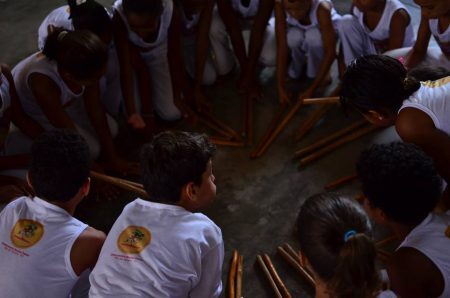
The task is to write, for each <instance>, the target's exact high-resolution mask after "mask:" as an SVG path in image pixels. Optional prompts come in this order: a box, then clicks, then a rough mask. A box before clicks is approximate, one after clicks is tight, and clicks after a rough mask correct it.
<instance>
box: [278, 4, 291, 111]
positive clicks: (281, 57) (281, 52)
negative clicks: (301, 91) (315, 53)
mask: <svg viewBox="0 0 450 298" xmlns="http://www.w3.org/2000/svg"><path fill="white" fill-rule="evenodd" d="M286 34H287V31H286V13H285V11H284V7H283V3H282V2H281V1H275V35H276V39H277V67H276V71H277V87H278V100H279V101H280V103H281V104H283V103H288V102H289V101H290V99H289V95H288V94H287V92H286V87H285V81H286V73H287V70H286V65H287V55H288V47H287V38H286Z"/></svg>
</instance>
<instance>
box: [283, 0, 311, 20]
mask: <svg viewBox="0 0 450 298" xmlns="http://www.w3.org/2000/svg"><path fill="white" fill-rule="evenodd" d="M311 4H312V0H283V5H284V8H285V10H286V12H287V13H288V14H289V15H290V16H291V17H293V18H294V19H296V20H302V19H304V18H305V17H306V16H308V14H309V11H310V10H311Z"/></svg>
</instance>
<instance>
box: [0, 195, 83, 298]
mask: <svg viewBox="0 0 450 298" xmlns="http://www.w3.org/2000/svg"><path fill="white" fill-rule="evenodd" d="M86 228H87V225H86V224H84V223H82V222H81V221H79V220H77V219H75V218H73V217H72V216H71V215H70V214H69V213H67V212H66V211H65V210H63V209H61V208H60V207H58V206H56V205H53V204H50V203H48V202H46V201H44V200H41V199H39V198H37V197H35V198H32V199H31V198H28V197H21V198H18V199H16V200H14V201H12V202H11V203H9V204H8V205H7V206H6V207H5V209H3V211H2V212H1V213H0V264H1V269H2V272H3V274H2V277H1V278H0V296H1V297H68V296H69V294H70V291H71V289H72V288H73V286H74V285H75V283H76V282H77V280H78V276H77V275H76V273H75V272H74V270H73V268H72V264H71V262H70V251H71V249H72V245H73V243H74V242H75V240H76V239H77V238H78V236H79V235H80V234H81V233H82V232H83V231H84V230H85V229H86Z"/></svg>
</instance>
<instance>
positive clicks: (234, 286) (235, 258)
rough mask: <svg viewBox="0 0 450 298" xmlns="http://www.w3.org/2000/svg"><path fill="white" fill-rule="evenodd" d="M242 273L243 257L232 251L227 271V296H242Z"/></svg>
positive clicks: (229, 297)
mask: <svg viewBox="0 0 450 298" xmlns="http://www.w3.org/2000/svg"><path fill="white" fill-rule="evenodd" d="M243 273H244V257H243V256H242V255H240V254H239V253H238V251H237V250H234V251H233V255H232V257H231V263H230V272H229V273H228V293H227V297H228V298H242V276H243Z"/></svg>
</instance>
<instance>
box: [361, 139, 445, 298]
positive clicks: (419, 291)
mask: <svg viewBox="0 0 450 298" xmlns="http://www.w3.org/2000/svg"><path fill="white" fill-rule="evenodd" d="M357 171H358V175H359V178H360V179H361V183H362V189H363V192H364V194H365V196H366V197H367V199H366V201H365V203H364V206H365V208H366V210H367V211H368V213H369V214H370V216H371V217H372V218H373V219H374V220H375V221H376V222H378V223H380V224H382V225H386V226H387V227H389V228H391V229H392V231H393V232H394V234H395V235H396V236H397V238H398V239H399V240H400V241H402V243H401V244H400V246H399V247H398V248H397V250H396V251H395V253H394V255H393V256H392V257H391V258H390V260H389V263H388V264H387V265H388V266H387V271H388V276H389V280H390V283H391V287H392V290H393V291H394V292H395V293H396V294H397V295H399V296H400V297H450V255H449V253H448V252H449V251H450V235H449V231H450V214H436V213H433V212H432V210H433V209H434V208H435V206H436V203H437V202H438V200H439V197H440V195H441V178H440V177H439V175H438V173H437V171H436V169H435V167H434V165H433V160H432V159H431V158H430V157H428V156H427V155H426V154H425V153H424V152H422V151H421V150H420V149H419V148H418V147H416V146H415V145H413V144H406V143H399V142H396V143H391V144H383V145H374V146H373V147H372V148H370V149H369V150H367V151H365V152H364V153H363V154H362V155H361V157H360V159H359V161H358V163H357Z"/></svg>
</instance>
